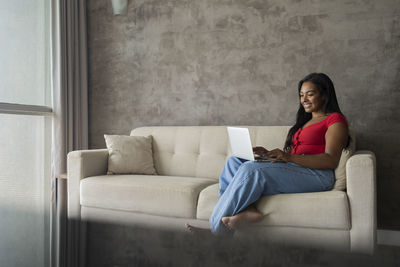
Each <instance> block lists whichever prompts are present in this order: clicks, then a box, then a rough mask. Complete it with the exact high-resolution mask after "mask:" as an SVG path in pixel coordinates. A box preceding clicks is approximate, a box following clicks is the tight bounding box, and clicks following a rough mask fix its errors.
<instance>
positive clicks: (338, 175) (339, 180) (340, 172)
mask: <svg viewBox="0 0 400 267" xmlns="http://www.w3.org/2000/svg"><path fill="white" fill-rule="evenodd" d="M349 132H350V136H351V141H350V145H349V147H348V149H346V150H343V152H342V155H341V157H340V161H339V165H338V166H337V168H336V169H335V184H334V185H333V188H332V190H339V191H343V190H345V189H346V163H347V160H348V159H349V158H350V157H351V156H352V155H353V154H354V151H355V150H356V140H355V135H354V134H353V133H352V130H351V129H350V130H349Z"/></svg>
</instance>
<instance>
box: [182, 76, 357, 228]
mask: <svg viewBox="0 0 400 267" xmlns="http://www.w3.org/2000/svg"><path fill="white" fill-rule="evenodd" d="M298 92H299V98H300V107H299V109H298V111H297V118H296V124H295V125H294V126H293V127H292V128H291V129H290V130H289V133H288V136H287V138H286V142H285V147H284V149H283V150H280V149H274V150H271V151H268V150H267V149H265V148H263V147H255V148H253V150H254V153H255V154H256V155H257V156H260V157H270V158H273V159H274V160H273V161H272V162H252V161H246V160H243V159H240V158H236V157H231V158H229V159H228V160H227V162H226V164H225V167H224V169H223V171H222V174H221V176H220V190H219V194H220V199H219V201H218V203H217V205H216V206H215V208H214V211H213V213H212V215H211V217H210V224H211V232H212V233H213V234H215V235H227V234H231V233H233V231H232V230H233V229H237V228H240V227H241V226H243V225H246V224H248V223H252V222H257V221H259V220H261V219H262V216H263V215H262V214H261V213H260V212H259V211H258V210H257V209H256V208H255V207H254V205H253V204H254V202H256V201H257V200H258V199H259V198H260V197H261V196H263V195H272V194H280V193H304V192H317V191H326V190H330V189H332V187H333V185H334V182H335V174H334V169H335V168H336V167H337V165H338V164H339V160H340V156H341V154H342V150H343V149H344V148H346V147H347V146H348V145H349V140H350V137H349V135H348V124H347V121H346V119H345V117H344V116H343V115H342V113H341V111H340V108H339V105H338V102H337V99H336V94H335V88H334V86H333V83H332V81H331V79H330V78H329V77H328V76H327V75H325V74H323V73H311V74H309V75H307V76H306V77H305V78H304V79H302V80H301V81H300V82H299V85H298ZM186 227H187V228H188V229H189V230H190V231H193V232H198V231H205V230H204V229H199V228H196V227H193V226H191V225H188V224H187V225H186Z"/></svg>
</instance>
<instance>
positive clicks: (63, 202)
mask: <svg viewBox="0 0 400 267" xmlns="http://www.w3.org/2000/svg"><path fill="white" fill-rule="evenodd" d="M51 2H52V3H51V11H52V12H51V13H52V23H51V25H52V29H51V35H52V45H51V49H52V65H51V70H52V77H51V78H52V79H51V80H52V89H53V97H52V101H53V112H54V118H53V129H52V175H53V177H55V175H57V174H60V173H65V172H66V169H67V168H66V165H67V162H66V158H67V153H68V152H70V151H73V150H79V149H87V148H88V75H87V57H88V56H87V54H88V53H87V36H86V35H87V31H86V0H51ZM57 183H58V184H57ZM52 187H53V197H52V200H53V203H54V205H53V210H52V213H53V216H52V218H53V219H52V245H51V250H52V251H51V265H52V266H57V267H58V266H74V267H76V266H79V265H81V264H82V263H81V262H80V257H81V256H82V255H80V251H82V248H81V247H80V246H79V243H78V240H79V232H80V231H81V230H80V224H79V222H76V221H69V220H68V218H67V181H65V180H58V181H57V180H55V179H54V180H53V185H52ZM81 258H83V257H81Z"/></svg>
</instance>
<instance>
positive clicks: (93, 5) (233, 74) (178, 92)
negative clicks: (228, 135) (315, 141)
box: [88, 0, 400, 229]
mask: <svg viewBox="0 0 400 267" xmlns="http://www.w3.org/2000/svg"><path fill="white" fill-rule="evenodd" d="M88 19H89V21H88V32H89V39H88V41H89V54H90V58H89V64H90V66H89V67H90V69H89V73H90V80H89V82H90V145H91V147H92V148H98V147H105V145H104V140H103V134H105V133H107V134H129V131H130V130H131V129H132V128H135V127H139V126H144V125H146V126H150V125H232V124H248V125H292V124H293V123H294V118H295V113H296V111H297V108H298V98H297V92H296V90H297V88H296V87H297V82H298V81H299V79H301V78H303V77H304V76H305V75H306V74H308V73H310V72H315V71H316V72H324V73H327V74H328V75H329V76H330V77H331V78H332V80H333V81H334V83H335V86H336V90H337V95H338V100H339V103H340V105H341V109H342V111H343V112H344V114H345V115H346V116H347V118H348V121H349V122H350V124H351V127H352V128H353V129H355V131H356V133H357V145H358V149H369V150H372V151H374V152H375V153H376V155H377V159H378V218H379V219H378V223H379V227H380V228H392V229H400V194H399V193H398V192H400V190H399V189H400V180H399V178H400V175H399V174H398V170H397V169H396V167H397V166H396V165H397V164H398V163H399V162H400V153H399V152H400V139H399V138H398V136H399V135H400V124H399V122H400V112H399V111H398V109H397V103H398V102H399V101H400V90H399V86H400V76H399V75H398V73H399V68H400V1H399V0H397V1H396V0H382V1H372V0H346V1H345V0H340V1H332V0H320V1H313V0H304V1H301V0H292V1H290V0H270V1H261V0H215V1H212V0H196V1H194V0H130V1H129V10H128V15H127V16H113V15H112V11H111V3H110V1H109V0H89V1H88Z"/></svg>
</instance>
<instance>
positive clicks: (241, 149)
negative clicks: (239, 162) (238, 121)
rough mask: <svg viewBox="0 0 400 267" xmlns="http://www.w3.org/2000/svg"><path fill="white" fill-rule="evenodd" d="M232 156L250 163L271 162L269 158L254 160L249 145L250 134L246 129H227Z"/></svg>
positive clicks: (251, 148) (251, 147)
mask: <svg viewBox="0 0 400 267" xmlns="http://www.w3.org/2000/svg"><path fill="white" fill-rule="evenodd" d="M227 128H228V135H229V142H230V144H231V150H232V155H233V156H235V157H238V158H241V159H247V160H251V161H271V160H273V159H271V158H267V159H265V158H263V159H261V158H260V159H259V158H257V159H255V158H254V153H253V146H252V145H251V140H250V133H249V129H247V128H238V127H227Z"/></svg>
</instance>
